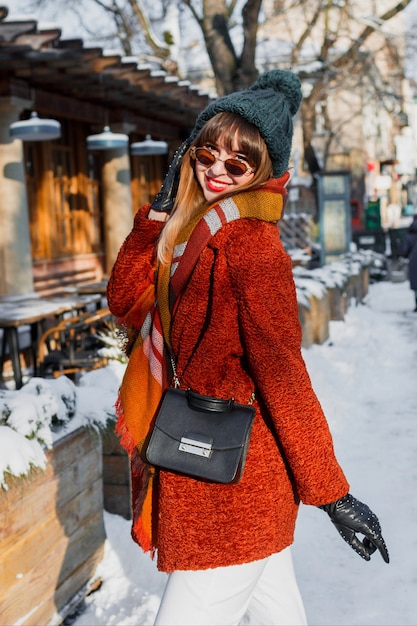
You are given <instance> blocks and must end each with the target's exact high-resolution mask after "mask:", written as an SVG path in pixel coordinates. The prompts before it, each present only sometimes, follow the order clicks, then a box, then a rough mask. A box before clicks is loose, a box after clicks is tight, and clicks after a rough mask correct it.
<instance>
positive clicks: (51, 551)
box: [0, 429, 105, 626]
mask: <svg viewBox="0 0 417 626" xmlns="http://www.w3.org/2000/svg"><path fill="white" fill-rule="evenodd" d="M47 457H48V463H47V467H46V470H45V471H44V472H43V471H39V470H37V471H33V472H32V473H31V475H30V476H29V477H23V478H15V479H13V480H11V481H10V482H9V489H8V491H1V492H0V520H1V522H0V624H4V625H6V624H7V625H12V624H17V623H18V624H19V625H22V626H32V625H33V626H43V625H46V624H50V623H55V624H58V623H60V621H61V620H60V618H59V614H62V611H63V609H64V607H65V606H67V605H68V603H69V602H70V601H71V599H72V598H74V596H75V595H76V594H77V592H79V591H80V590H81V589H82V588H83V587H84V586H85V585H86V583H87V582H88V581H89V580H90V579H91V577H92V576H93V574H94V571H95V569H96V566H97V565H98V563H99V562H100V560H101V559H102V557H103V550H104V541H105V529H104V521H103V483H102V446H101V440H100V437H99V436H97V435H96V434H95V433H93V432H90V431H87V430H85V429H79V430H77V431H75V432H73V433H71V434H69V435H67V436H66V437H64V438H62V439H60V440H59V442H57V444H56V445H55V446H54V448H53V449H52V450H51V451H49V452H48V453H47Z"/></svg>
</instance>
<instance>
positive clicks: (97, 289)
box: [76, 278, 108, 296]
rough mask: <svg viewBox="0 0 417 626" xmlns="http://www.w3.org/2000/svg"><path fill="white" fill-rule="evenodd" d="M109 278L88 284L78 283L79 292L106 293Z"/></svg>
mask: <svg viewBox="0 0 417 626" xmlns="http://www.w3.org/2000/svg"><path fill="white" fill-rule="evenodd" d="M107 283H108V279H107V278H106V279H105V280H101V281H100V282H98V283H89V284H88V285H77V287H76V289H77V293H79V294H93V293H100V294H102V295H104V296H105V295H106V292H107Z"/></svg>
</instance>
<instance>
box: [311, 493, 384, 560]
mask: <svg viewBox="0 0 417 626" xmlns="http://www.w3.org/2000/svg"><path fill="white" fill-rule="evenodd" d="M319 508H320V509H323V511H326V513H328V515H329V517H330V519H331V520H332V522H333V524H334V525H335V526H336V528H337V530H338V531H339V533H340V535H341V536H342V537H343V539H344V540H345V541H346V542H347V543H348V544H349V545H350V546H351V547H352V548H353V549H354V550H355V551H356V552H357V553H358V554H359V555H360V556H361V557H362V558H363V559H365V561H370V559H371V555H372V554H373V553H374V552H375V551H376V550H379V551H380V553H381V555H382V558H383V559H384V561H385V563H389V554H388V549H387V546H386V545H385V541H384V539H383V537H382V534H381V526H380V523H379V521H378V518H377V516H376V515H375V513H372V511H371V509H370V508H369V507H368V506H367V505H366V504H363V502H360V501H359V500H357V499H356V498H354V497H353V496H352V495H351V494H350V493H348V494H347V495H346V496H343V498H340V500H336V502H331V503H330V504H323V505H322V506H320V507H319ZM356 533H361V534H362V535H365V536H364V538H363V540H362V541H361V540H360V539H359V537H357V535H356Z"/></svg>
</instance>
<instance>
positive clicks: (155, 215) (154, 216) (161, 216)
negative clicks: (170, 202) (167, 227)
mask: <svg viewBox="0 0 417 626" xmlns="http://www.w3.org/2000/svg"><path fill="white" fill-rule="evenodd" d="M168 217H169V214H168V213H165V211H154V210H153V209H150V211H149V213H148V220H156V221H157V222H166V221H167V219H168Z"/></svg>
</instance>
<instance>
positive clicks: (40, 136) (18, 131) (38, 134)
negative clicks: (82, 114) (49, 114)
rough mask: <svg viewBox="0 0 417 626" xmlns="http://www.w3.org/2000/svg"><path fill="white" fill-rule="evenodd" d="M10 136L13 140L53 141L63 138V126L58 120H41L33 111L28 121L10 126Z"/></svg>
mask: <svg viewBox="0 0 417 626" xmlns="http://www.w3.org/2000/svg"><path fill="white" fill-rule="evenodd" d="M9 135H10V137H11V139H21V140H22V141H51V140H52V139H59V137H61V124H60V123H59V122H57V121H56V120H48V119H40V118H39V117H38V114H37V113H36V111H33V112H32V113H31V116H30V118H29V119H28V120H22V121H19V122H13V124H10V127H9Z"/></svg>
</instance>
